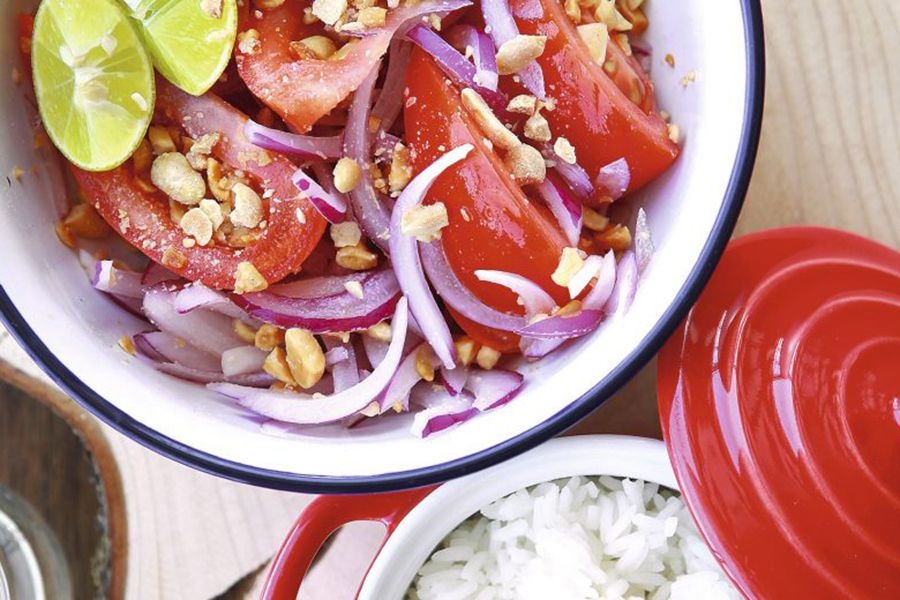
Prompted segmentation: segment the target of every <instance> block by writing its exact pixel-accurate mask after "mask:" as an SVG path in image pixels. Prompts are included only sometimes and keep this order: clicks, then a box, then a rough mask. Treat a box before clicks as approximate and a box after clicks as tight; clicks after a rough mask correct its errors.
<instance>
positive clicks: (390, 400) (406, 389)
mask: <svg viewBox="0 0 900 600" xmlns="http://www.w3.org/2000/svg"><path fill="white" fill-rule="evenodd" d="M427 348H428V344H427V343H422V344H419V345H417V346H414V347H413V349H412V350H410V351H409V353H408V354H407V355H406V356H405V357H404V358H403V360H402V361H401V362H400V366H399V367H397V372H396V373H394V377H393V378H392V379H391V383H390V384H389V385H388V387H387V389H385V390H384V396H383V397H382V399H381V412H382V413H386V412H387V411H389V410H391V409H392V408H393V409H394V410H397V409H398V408H399V409H400V410H397V412H403V411H407V410H409V393H410V391H412V389H413V387H414V386H415V385H416V384H417V383H419V382H420V381H422V376H421V375H419V371H418V369H417V368H416V362H417V361H418V355H419V352H420V351H421V350H423V349H425V350H426V351H428V350H427ZM429 354H431V353H430V352H429ZM432 366H437V365H432Z"/></svg>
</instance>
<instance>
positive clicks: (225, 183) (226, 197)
mask: <svg viewBox="0 0 900 600" xmlns="http://www.w3.org/2000/svg"><path fill="white" fill-rule="evenodd" d="M206 180H207V181H208V182H209V189H210V191H211V192H212V193H213V196H215V198H216V200H218V201H219V202H230V201H231V188H232V186H233V185H234V182H232V181H231V180H230V179H229V178H228V177H225V173H224V172H223V171H222V164H221V163H220V162H219V161H217V160H216V159H214V158H212V157H210V158H207V159H206Z"/></svg>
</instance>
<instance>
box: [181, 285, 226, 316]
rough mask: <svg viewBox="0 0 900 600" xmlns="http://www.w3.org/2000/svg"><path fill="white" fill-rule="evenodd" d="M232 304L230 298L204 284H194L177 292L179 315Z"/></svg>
mask: <svg viewBox="0 0 900 600" xmlns="http://www.w3.org/2000/svg"><path fill="white" fill-rule="evenodd" d="M222 304H231V301H230V300H229V299H228V296H226V295H225V294H223V293H222V292H219V291H217V290H214V289H212V288H208V287H206V286H205V285H203V284H202V283H192V284H189V285H186V286H184V287H183V288H181V289H180V290H178V291H177V292H175V310H176V311H177V312H178V314H184V313H189V312H191V311H192V310H196V309H198V308H210V307H213V306H217V305H222Z"/></svg>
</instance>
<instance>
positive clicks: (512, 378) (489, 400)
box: [466, 369, 525, 412]
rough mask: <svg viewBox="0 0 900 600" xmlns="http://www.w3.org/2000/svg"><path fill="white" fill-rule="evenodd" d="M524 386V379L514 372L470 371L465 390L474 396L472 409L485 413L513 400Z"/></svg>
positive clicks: (495, 370)
mask: <svg viewBox="0 0 900 600" xmlns="http://www.w3.org/2000/svg"><path fill="white" fill-rule="evenodd" d="M524 384H525V377H524V376H523V375H522V374H521V373H518V372H516V371H506V370H504V369H492V370H490V371H483V370H481V369H472V371H471V372H470V373H469V380H468V381H467V382H466V389H467V390H469V391H470V392H472V393H473V394H475V403H474V407H475V408H477V409H478V410H479V411H481V412H485V411H488V410H491V409H493V408H497V407H498V406H502V405H504V404H506V403H507V402H509V401H510V400H512V399H513V398H515V397H516V396H517V395H518V393H519V392H520V391H522V386H523V385H524Z"/></svg>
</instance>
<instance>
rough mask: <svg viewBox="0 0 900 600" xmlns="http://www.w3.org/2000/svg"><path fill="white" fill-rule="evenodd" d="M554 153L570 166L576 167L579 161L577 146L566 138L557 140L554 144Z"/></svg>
mask: <svg viewBox="0 0 900 600" xmlns="http://www.w3.org/2000/svg"><path fill="white" fill-rule="evenodd" d="M553 152H555V153H556V155H557V156H558V157H560V158H561V159H562V160H563V161H564V162H567V163H569V164H570V165H574V164H575V163H576V162H577V161H578V158H576V156H575V146H573V145H572V143H571V142H570V141H569V140H568V139H566V138H564V137H558V138H556V142H554V144H553Z"/></svg>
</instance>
